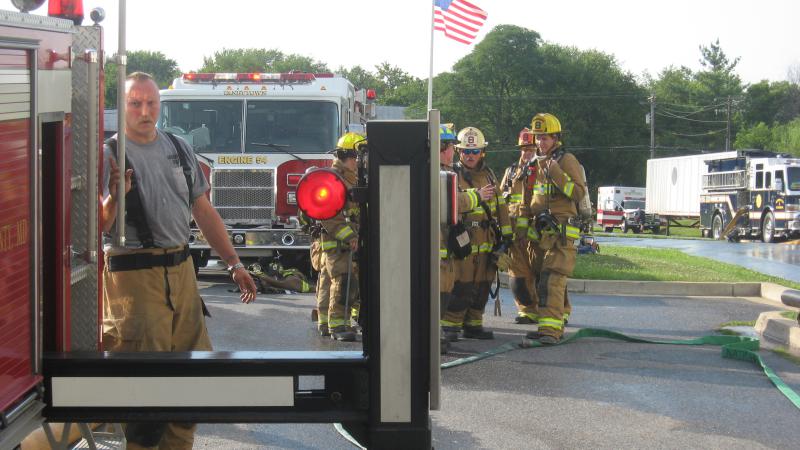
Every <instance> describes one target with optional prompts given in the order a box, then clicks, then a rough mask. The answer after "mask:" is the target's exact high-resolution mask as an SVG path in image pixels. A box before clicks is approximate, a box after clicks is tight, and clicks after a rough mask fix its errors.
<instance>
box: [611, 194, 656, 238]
mask: <svg viewBox="0 0 800 450" xmlns="http://www.w3.org/2000/svg"><path fill="white" fill-rule="evenodd" d="M597 224H598V225H599V226H601V227H603V230H604V231H606V232H608V233H610V232H612V231H614V228H619V229H620V230H622V232H623V233H627V232H628V231H629V230H630V231H633V232H634V233H641V232H642V231H645V230H652V231H653V233H658V232H659V231H660V230H661V220H660V219H659V217H658V215H657V214H647V213H645V188H643V187H630V186H601V187H599V188H598V189H597Z"/></svg>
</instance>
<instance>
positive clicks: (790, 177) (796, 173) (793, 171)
mask: <svg viewBox="0 0 800 450" xmlns="http://www.w3.org/2000/svg"><path fill="white" fill-rule="evenodd" d="M786 178H787V179H786V185H787V186H788V187H789V189H790V190H792V191H800V167H787V168H786Z"/></svg>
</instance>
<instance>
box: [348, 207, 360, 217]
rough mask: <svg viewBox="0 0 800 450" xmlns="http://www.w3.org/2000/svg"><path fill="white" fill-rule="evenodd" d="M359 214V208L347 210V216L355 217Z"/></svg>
mask: <svg viewBox="0 0 800 450" xmlns="http://www.w3.org/2000/svg"><path fill="white" fill-rule="evenodd" d="M360 213H361V208H350V209H348V210H347V215H348V216H357V215H359V214H360Z"/></svg>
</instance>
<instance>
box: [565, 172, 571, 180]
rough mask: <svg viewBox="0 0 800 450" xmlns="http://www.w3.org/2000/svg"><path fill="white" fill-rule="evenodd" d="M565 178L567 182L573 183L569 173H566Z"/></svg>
mask: <svg viewBox="0 0 800 450" xmlns="http://www.w3.org/2000/svg"><path fill="white" fill-rule="evenodd" d="M564 178H566V179H567V181H572V177H571V176H569V174H568V173H567V172H564Z"/></svg>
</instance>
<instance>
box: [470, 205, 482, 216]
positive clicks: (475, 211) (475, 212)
mask: <svg viewBox="0 0 800 450" xmlns="http://www.w3.org/2000/svg"><path fill="white" fill-rule="evenodd" d="M469 214H472V215H474V216H484V215H486V211H484V209H483V208H482V207H480V206H479V207H477V208H475V209H473V210H472V211H470V212H469Z"/></svg>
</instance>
